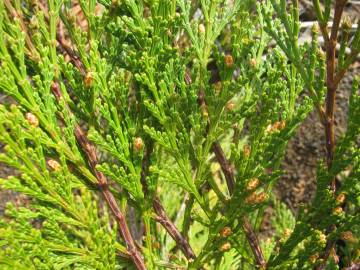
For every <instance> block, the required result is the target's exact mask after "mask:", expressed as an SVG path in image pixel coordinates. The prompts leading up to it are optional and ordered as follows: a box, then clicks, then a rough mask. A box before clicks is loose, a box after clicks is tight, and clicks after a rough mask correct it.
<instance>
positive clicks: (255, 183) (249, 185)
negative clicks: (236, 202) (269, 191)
mask: <svg viewBox="0 0 360 270" xmlns="http://www.w3.org/2000/svg"><path fill="white" fill-rule="evenodd" d="M259 183H260V180H259V178H256V177H255V178H252V179H250V181H249V182H248V183H247V185H246V190H248V191H252V190H254V189H255V188H257V187H258V185H259Z"/></svg>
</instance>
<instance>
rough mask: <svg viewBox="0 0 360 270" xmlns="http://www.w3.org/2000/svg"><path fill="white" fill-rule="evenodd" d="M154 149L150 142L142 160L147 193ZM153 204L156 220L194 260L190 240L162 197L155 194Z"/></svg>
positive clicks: (186, 254)
mask: <svg viewBox="0 0 360 270" xmlns="http://www.w3.org/2000/svg"><path fill="white" fill-rule="evenodd" d="M152 151H153V143H152V142H149V143H148V144H147V146H146V150H145V154H144V157H143V160H142V170H141V184H142V186H143V191H144V193H145V194H148V193H149V192H148V186H147V183H146V176H147V174H148V170H149V165H150V155H151V153H152ZM152 205H153V209H154V211H155V213H156V215H157V216H156V218H155V220H156V221H157V222H159V223H160V224H161V225H162V226H163V227H164V228H165V230H166V231H167V232H168V233H169V234H170V236H171V237H172V238H173V239H174V241H175V242H176V244H177V246H178V247H179V248H180V249H181V250H182V251H183V253H184V255H185V257H186V258H187V259H189V260H194V259H195V258H196V256H195V253H194V251H193V250H192V248H191V246H190V244H189V242H188V241H187V240H186V238H185V237H184V236H183V235H182V234H181V233H180V231H179V230H178V228H177V227H176V226H175V224H174V222H172V221H171V219H170V218H169V217H168V216H167V214H166V212H165V209H164V207H163V206H162V204H161V202H160V199H159V198H158V197H156V196H155V198H154V200H153V203H152Z"/></svg>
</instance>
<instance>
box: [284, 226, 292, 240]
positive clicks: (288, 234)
mask: <svg viewBox="0 0 360 270" xmlns="http://www.w3.org/2000/svg"><path fill="white" fill-rule="evenodd" d="M291 233H292V230H290V229H289V228H285V230H284V237H286V238H288V237H289V236H290V235H291Z"/></svg>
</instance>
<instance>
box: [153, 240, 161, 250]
mask: <svg viewBox="0 0 360 270" xmlns="http://www.w3.org/2000/svg"><path fill="white" fill-rule="evenodd" d="M152 246H153V248H154V249H160V243H159V242H157V241H156V242H154V243H153V244H152Z"/></svg>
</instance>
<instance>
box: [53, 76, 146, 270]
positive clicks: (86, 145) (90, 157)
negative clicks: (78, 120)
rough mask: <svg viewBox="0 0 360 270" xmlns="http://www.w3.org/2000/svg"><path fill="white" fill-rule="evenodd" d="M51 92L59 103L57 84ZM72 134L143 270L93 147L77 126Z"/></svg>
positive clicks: (59, 92)
mask: <svg viewBox="0 0 360 270" xmlns="http://www.w3.org/2000/svg"><path fill="white" fill-rule="evenodd" d="M51 89H52V92H53V94H54V95H55V97H56V99H57V100H58V101H59V100H60V99H62V93H61V90H60V86H59V84H58V83H57V82H54V83H53V84H52V87H51ZM67 110H68V113H71V111H70V108H67ZM74 134H75V137H76V139H77V142H78V143H79V145H80V146H81V148H82V150H83V151H84V153H85V155H86V158H87V161H88V163H89V166H90V168H91V170H92V171H93V173H94V174H95V176H96V179H97V181H98V185H99V189H100V190H101V192H102V194H103V196H104V197H105V200H106V202H107V203H108V205H109V207H110V209H111V211H112V213H113V215H114V216H115V217H116V220H117V222H118V224H119V230H120V232H121V234H122V236H123V238H124V241H125V243H126V248H127V251H128V253H129V255H130V256H131V259H132V260H133V262H134V264H135V265H136V267H137V269H141V270H145V269H146V266H145V264H144V261H143V258H142V257H141V255H140V253H139V251H138V249H137V247H136V245H135V241H134V240H133V238H132V236H131V233H130V230H129V228H128V225H127V223H126V220H125V216H124V214H123V213H122V212H121V210H120V208H119V206H118V204H117V202H116V200H115V197H114V195H113V194H112V193H111V191H110V190H109V185H108V182H107V179H106V177H105V175H104V174H103V173H102V172H99V171H98V170H97V169H96V165H97V164H98V159H97V155H96V150H95V147H94V146H93V145H92V144H91V143H90V142H89V140H88V139H87V137H86V135H85V133H84V132H83V130H82V129H81V128H80V126H79V125H75V126H74Z"/></svg>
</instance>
